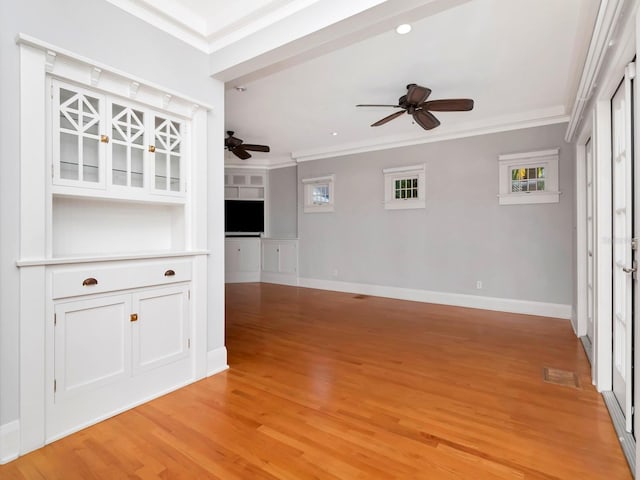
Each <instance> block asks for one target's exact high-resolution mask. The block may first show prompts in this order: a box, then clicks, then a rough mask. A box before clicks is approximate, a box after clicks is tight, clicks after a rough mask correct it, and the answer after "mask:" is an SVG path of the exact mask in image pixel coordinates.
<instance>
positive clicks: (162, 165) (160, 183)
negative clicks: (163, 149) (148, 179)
mask: <svg viewBox="0 0 640 480" xmlns="http://www.w3.org/2000/svg"><path fill="white" fill-rule="evenodd" d="M155 180H156V181H155V184H156V188H157V189H158V190H166V189H167V156H166V155H163V154H158V153H157V150H156V175H155Z"/></svg>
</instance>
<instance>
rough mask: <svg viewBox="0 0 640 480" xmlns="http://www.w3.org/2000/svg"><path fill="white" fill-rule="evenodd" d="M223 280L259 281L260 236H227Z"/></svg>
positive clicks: (229, 281) (232, 281)
mask: <svg viewBox="0 0 640 480" xmlns="http://www.w3.org/2000/svg"><path fill="white" fill-rule="evenodd" d="M224 260H225V281H226V282H227V283H237V282H259V281H260V238H258V237H227V238H226V239H225V255H224Z"/></svg>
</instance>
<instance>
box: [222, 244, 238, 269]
mask: <svg viewBox="0 0 640 480" xmlns="http://www.w3.org/2000/svg"><path fill="white" fill-rule="evenodd" d="M239 258H240V244H239V243H237V242H234V241H233V240H229V239H227V241H226V242H225V243H224V270H225V272H227V273H230V272H237V271H238V269H239V268H240V265H239V262H240V260H239Z"/></svg>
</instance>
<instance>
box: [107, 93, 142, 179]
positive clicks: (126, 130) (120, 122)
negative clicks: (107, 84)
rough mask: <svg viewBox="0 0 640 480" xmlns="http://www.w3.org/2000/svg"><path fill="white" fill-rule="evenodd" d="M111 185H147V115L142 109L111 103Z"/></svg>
mask: <svg viewBox="0 0 640 480" xmlns="http://www.w3.org/2000/svg"><path fill="white" fill-rule="evenodd" d="M109 111H110V115H109V118H110V124H111V128H110V131H111V148H110V149H109V152H110V160H111V162H110V168H111V177H110V179H109V182H110V184H111V185H118V186H123V187H132V188H144V187H145V178H144V177H145V176H144V171H145V167H144V163H145V162H144V155H145V154H144V151H145V127H144V125H145V124H144V122H145V118H144V117H145V114H144V112H143V111H142V110H140V109H136V108H132V107H129V106H126V105H122V104H120V103H117V102H110V109H109Z"/></svg>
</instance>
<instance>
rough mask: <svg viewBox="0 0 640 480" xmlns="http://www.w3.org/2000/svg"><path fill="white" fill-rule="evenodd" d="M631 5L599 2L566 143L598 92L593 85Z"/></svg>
mask: <svg viewBox="0 0 640 480" xmlns="http://www.w3.org/2000/svg"><path fill="white" fill-rule="evenodd" d="M632 2H633V3H634V4H635V6H637V1H636V0H601V2H600V8H599V10H598V16H597V17H596V23H595V26H594V28H593V35H592V36H591V42H590V43H589V50H588V51H587V58H586V60H585V62H584V67H583V69H582V75H581V76H580V82H579V84H578V91H577V92H576V98H575V100H574V103H573V108H572V110H571V115H570V119H569V125H568V126H567V133H566V134H565V140H566V141H567V142H568V143H571V142H572V141H573V139H574V137H575V135H576V132H577V130H578V127H579V125H580V124H581V122H582V119H583V114H584V110H585V108H586V106H587V104H588V103H589V100H590V99H591V96H592V95H593V94H594V92H595V91H596V89H597V84H596V82H597V80H598V77H599V74H600V70H601V69H602V66H603V64H604V61H605V59H606V57H607V52H608V51H609V48H610V47H611V46H613V43H614V42H613V41H612V40H613V36H614V33H615V32H616V29H617V27H618V26H619V24H620V22H621V20H624V18H623V16H622V15H621V14H622V12H623V10H624V7H626V6H628V5H629V4H630V3H632Z"/></svg>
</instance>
